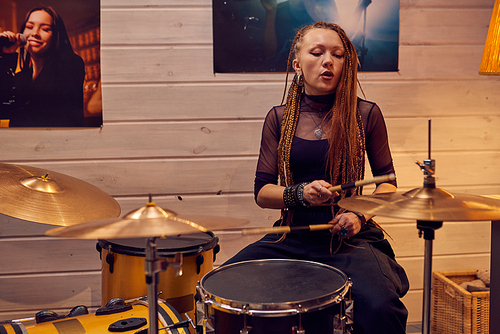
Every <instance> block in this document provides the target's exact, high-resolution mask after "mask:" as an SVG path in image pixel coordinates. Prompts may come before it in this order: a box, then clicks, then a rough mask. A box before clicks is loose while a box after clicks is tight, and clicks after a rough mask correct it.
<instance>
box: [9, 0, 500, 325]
mask: <svg viewBox="0 0 500 334" xmlns="http://www.w3.org/2000/svg"><path fill="white" fill-rule="evenodd" d="M493 2H494V1H493V0H477V1H469V0H438V1H436V0H402V1H401V2H400V7H401V9H400V48H399V51H400V52H399V69H400V70H399V72H390V73H367V72H364V73H360V74H359V78H360V81H361V84H362V87H363V90H364V92H365V94H366V98H367V99H368V100H371V101H375V102H377V103H378V104H379V105H380V107H381V109H382V112H383V113H384V116H385V118H386V124H387V128H388V131H389V139H390V145H391V148H392V152H393V157H394V162H395V166H396V171H397V176H398V184H399V187H400V191H404V190H409V189H411V188H416V187H421V186H422V182H423V177H422V172H421V171H420V169H419V167H418V166H417V165H416V164H415V160H423V159H426V158H427V157H428V151H427V147H428V135H429V134H428V119H431V125H432V126H431V129H432V131H431V147H432V158H433V159H436V166H437V168H436V179H437V185H438V187H440V188H443V189H445V190H448V191H450V192H458V193H470V194H476V195H480V194H500V177H499V176H498V169H499V167H500V163H499V158H500V140H499V139H500V138H499V135H498V134H497V133H498V131H497V129H498V126H499V121H500V114H499V110H498V105H500V95H499V94H498V91H499V90H500V79H499V77H484V76H479V75H478V68H479V62H480V60H481V56H482V51H483V43H484V40H485V38H486V33H487V30H488V24H489V17H490V15H491V10H492V8H493ZM101 4H102V6H101V7H102V10H101V14H102V17H101V24H102V29H101V41H102V50H101V56H102V89H103V106H104V113H103V117H104V126H103V127H102V128H98V129H77V130H67V129H37V130H25V129H2V130H1V131H0V162H9V163H15V164H26V165H30V166H34V167H41V168H47V169H49V170H54V171H57V172H60V173H65V174H67V175H70V176H73V177H76V178H79V179H81V180H84V181H86V182H89V183H91V184H93V185H95V186H97V187H99V188H101V189H103V190H104V191H106V192H108V193H109V194H110V195H113V196H114V197H115V198H116V199H117V200H118V202H119V203H120V205H121V207H122V214H125V213H127V212H129V211H131V210H135V209H137V208H139V207H141V206H143V205H144V204H145V203H146V202H147V200H148V194H150V193H151V194H152V195H153V199H154V201H155V202H157V203H158V205H160V206H162V207H165V208H168V209H170V210H174V211H177V212H179V213H190V214H205V215H211V216H227V217H235V218H244V219H247V220H248V221H249V222H248V225H247V226H246V227H258V226H271V225H272V223H273V222H274V221H275V220H276V219H277V218H278V216H279V212H276V211H274V210H263V209H260V208H259V207H258V206H257V205H256V204H255V202H254V200H253V178H254V172H255V164H256V160H257V154H258V149H259V142H260V131H261V127H262V121H263V119H264V117H265V115H266V113H267V111H268V110H269V109H270V108H271V107H272V106H275V105H278V104H279V103H280V101H281V95H282V93H283V87H284V78H285V76H284V74H283V73H273V74H266V73H258V74H214V73H213V70H212V61H213V59H212V52H213V47H212V23H211V15H212V8H211V4H212V0H102V1H101ZM124 22H126V24H124ZM359 95H360V96H361V92H359ZM367 175H369V171H367ZM371 189H372V188H370V187H366V189H365V193H370V192H371ZM377 221H378V222H379V223H380V224H381V225H382V226H383V227H384V228H385V229H386V230H387V231H388V232H389V233H390V235H391V236H392V237H393V238H394V239H395V241H396V243H394V242H392V241H391V242H392V243H393V247H394V249H395V252H396V255H397V258H398V260H399V262H400V263H401V265H402V266H403V267H404V268H405V269H406V271H407V273H408V276H409V279H410V282H411V289H410V292H409V293H408V295H407V296H405V297H404V298H403V301H404V302H405V304H406V306H407V308H408V310H409V321H410V322H419V321H421V308H422V285H423V282H422V275H423V273H422V272H423V249H424V240H423V239H420V238H418V231H417V229H416V224H415V222H414V221H412V220H411V219H408V220H406V221H405V220H400V219H393V218H386V217H378V218H377ZM53 227H54V226H50V225H44V224H37V223H32V222H27V221H23V220H19V219H16V218H11V217H5V216H2V215H0V253H1V254H3V255H2V256H1V258H0V259H1V260H0V261H1V263H0V320H4V319H16V318H22V317H26V316H32V315H34V313H36V312H38V311H39V310H42V309H53V310H57V311H58V312H60V313H61V314H64V312H67V311H68V310H69V309H71V308H72V307H74V306H76V305H79V304H84V305H87V306H90V307H93V308H94V309H95V307H98V306H99V305H100V295H101V291H100V259H99V253H98V252H97V251H96V250H95V241H92V240H69V239H57V238H48V237H45V236H44V233H45V231H46V230H48V229H51V228H53ZM218 237H219V244H220V246H221V251H220V253H219V254H218V255H217V260H216V265H219V264H221V263H223V262H224V261H225V260H227V259H228V258H230V257H231V256H233V255H234V254H235V253H236V252H237V251H238V250H240V249H241V248H243V247H244V246H246V245H247V244H248V243H250V242H252V241H254V240H257V239H258V238H259V237H260V236H247V237H242V236H240V235H239V234H230V233H227V232H220V234H218ZM489 238H490V223H489V222H445V224H444V226H443V227H442V228H441V229H439V230H438V231H436V239H435V241H434V259H433V261H434V263H433V264H434V270H466V269H483V268H487V267H488V265H489V250H490V239H489Z"/></svg>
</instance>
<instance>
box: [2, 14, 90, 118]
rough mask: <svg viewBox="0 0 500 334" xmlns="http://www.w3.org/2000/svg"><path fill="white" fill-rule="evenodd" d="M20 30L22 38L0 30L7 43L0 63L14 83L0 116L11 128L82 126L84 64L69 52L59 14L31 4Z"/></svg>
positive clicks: (66, 36) (71, 50) (67, 41)
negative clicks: (33, 6) (32, 6)
mask: <svg viewBox="0 0 500 334" xmlns="http://www.w3.org/2000/svg"><path fill="white" fill-rule="evenodd" d="M20 31H21V32H22V35H23V36H24V38H23V37H22V36H21V34H15V33H13V32H11V31H4V32H3V33H1V34H0V36H4V37H7V38H8V39H9V41H10V45H6V46H4V47H3V48H2V50H0V51H1V53H0V61H1V62H2V64H1V66H2V68H4V69H5V68H7V69H9V70H8V72H9V73H10V75H11V77H10V82H11V83H12V84H11V87H10V89H11V93H10V97H9V101H5V100H4V101H2V102H3V105H4V109H3V114H4V115H0V118H5V117H6V116H7V117H8V118H9V119H10V126H11V127H12V126H13V127H74V126H83V125H84V114H83V81H84V79H85V66H84V63H83V60H82V58H80V57H79V56H78V55H76V54H75V53H74V52H73V48H72V47H71V43H70V41H69V38H68V34H67V32H66V28H65V26H64V22H63V20H62V18H61V17H60V16H59V15H58V14H57V13H56V12H55V11H54V9H52V8H51V7H39V8H34V9H32V10H31V11H30V12H29V13H28V14H27V15H26V18H25V20H24V21H23V23H22V25H21V29H20ZM23 40H25V41H26V45H25V46H24V47H22V44H24V41H23ZM19 47H21V48H20V49H19V56H17V54H16V53H15V52H16V50H17V49H18V48H19ZM17 64H19V68H20V71H19V72H18V73H16V67H17ZM5 72H6V71H3V73H2V75H4V78H7V79H9V78H8V77H6V76H5ZM14 73H15V74H14ZM12 76H13V78H12ZM4 78H2V80H3V79H4ZM2 89H5V85H4V86H3V87H2Z"/></svg>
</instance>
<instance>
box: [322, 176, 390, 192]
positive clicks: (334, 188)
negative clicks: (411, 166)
mask: <svg viewBox="0 0 500 334" xmlns="http://www.w3.org/2000/svg"><path fill="white" fill-rule="evenodd" d="M395 179H396V175H395V174H394V173H391V174H388V175H380V176H375V177H374V178H373V179H368V180H359V181H356V182H349V183H344V184H341V185H339V186H332V187H330V188H328V190H330V191H331V192H334V191H339V190H346V189H351V188H357V187H361V186H364V185H367V184H371V183H382V182H387V181H392V180H395Z"/></svg>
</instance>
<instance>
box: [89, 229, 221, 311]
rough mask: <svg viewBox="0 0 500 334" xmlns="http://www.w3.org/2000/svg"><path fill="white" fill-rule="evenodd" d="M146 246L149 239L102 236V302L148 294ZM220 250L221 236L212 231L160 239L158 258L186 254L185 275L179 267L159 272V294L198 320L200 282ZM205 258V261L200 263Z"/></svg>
mask: <svg viewBox="0 0 500 334" xmlns="http://www.w3.org/2000/svg"><path fill="white" fill-rule="evenodd" d="M142 245H143V246H142ZM145 246H146V240H145V239H115V240H99V243H98V249H100V251H101V262H102V276H101V290H102V291H101V293H102V296H101V305H102V306H104V305H105V304H106V303H107V302H108V301H109V300H111V299H112V298H117V297H119V298H123V299H125V300H128V299H133V298H137V297H141V296H147V293H148V292H147V284H146V275H145V269H144V260H145V254H144V253H145ZM218 250H219V246H218V238H217V237H214V234H213V233H212V232H208V233H195V234H189V235H180V236H171V237H167V238H163V239H157V257H158V259H165V260H167V261H169V262H171V261H173V256H174V255H175V254H176V253H181V254H182V255H183V265H182V271H183V273H182V276H176V274H175V269H174V268H170V267H168V268H167V270H166V271H164V272H161V273H160V274H159V281H158V292H159V293H160V292H161V294H160V295H159V298H160V299H163V300H166V301H167V303H169V304H170V305H172V306H173V307H174V308H175V309H176V310H177V311H178V312H179V313H180V314H181V315H183V314H184V313H188V315H189V316H190V317H191V319H193V321H194V314H195V304H194V295H195V294H196V285H197V283H198V281H200V280H201V278H202V277H203V276H204V275H205V274H206V273H208V272H210V271H211V270H212V269H213V262H214V257H215V254H216V253H217V252H218ZM201 259H203V263H201V264H200V263H199V262H201ZM111 262H112V263H111ZM198 269H199V272H198Z"/></svg>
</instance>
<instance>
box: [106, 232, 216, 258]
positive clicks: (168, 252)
mask: <svg viewBox="0 0 500 334" xmlns="http://www.w3.org/2000/svg"><path fill="white" fill-rule="evenodd" d="M205 234H208V235H209V236H210V237H211V239H210V240H207V241H206V242H205V243H202V244H199V245H193V246H188V247H179V248H168V249H165V248H159V249H157V255H158V256H161V257H173V256H175V255H176V254H178V253H182V255H183V256H190V255H195V254H199V253H203V252H206V251H209V250H211V249H214V248H215V246H217V244H218V243H219V238H218V237H216V236H215V234H214V233H213V232H211V231H208V232H205ZM98 244H99V246H101V248H102V249H106V250H108V251H110V252H113V253H117V254H122V255H129V256H138V257H145V254H146V250H145V246H146V242H144V248H137V247H131V246H126V245H120V244H117V243H114V242H112V241H111V240H104V239H99V240H98Z"/></svg>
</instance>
